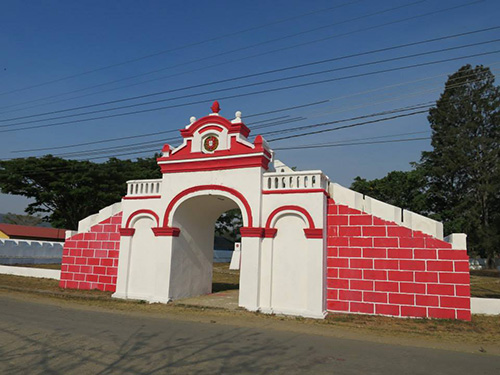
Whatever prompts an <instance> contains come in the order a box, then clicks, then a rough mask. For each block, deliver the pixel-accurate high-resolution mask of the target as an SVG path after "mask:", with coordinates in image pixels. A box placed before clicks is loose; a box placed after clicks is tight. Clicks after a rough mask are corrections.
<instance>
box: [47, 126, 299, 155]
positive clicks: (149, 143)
mask: <svg viewBox="0 0 500 375" xmlns="http://www.w3.org/2000/svg"><path fill="white" fill-rule="evenodd" d="M305 119H306V118H305V117H296V118H292V119H286V120H282V121H275V122H270V123H265V124H262V125H259V126H255V127H252V129H259V128H267V127H272V126H278V125H283V124H290V123H293V122H297V121H303V120H305ZM177 131H178V130H174V132H177ZM265 134H266V133H263V134H262V135H265ZM177 139H178V138H167V139H164V140H162V141H159V140H155V141H146V142H137V143H129V144H127V145H121V146H115V147H104V148H96V149H91V150H83V151H75V152H66V153H61V154H52V155H53V156H60V157H70V156H83V155H92V154H95V153H98V152H99V151H110V152H114V151H119V150H123V149H129V148H130V149H137V147H134V146H157V147H162V146H163V145H164V144H165V143H166V142H171V141H176V140H177Z"/></svg>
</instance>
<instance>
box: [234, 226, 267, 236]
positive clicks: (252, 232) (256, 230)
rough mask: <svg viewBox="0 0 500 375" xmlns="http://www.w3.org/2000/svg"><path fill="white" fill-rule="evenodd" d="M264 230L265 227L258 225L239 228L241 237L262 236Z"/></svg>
mask: <svg viewBox="0 0 500 375" xmlns="http://www.w3.org/2000/svg"><path fill="white" fill-rule="evenodd" d="M265 231H266V230H265V228H260V227H241V228H240V234H241V237H259V238H263V237H264V233H265Z"/></svg>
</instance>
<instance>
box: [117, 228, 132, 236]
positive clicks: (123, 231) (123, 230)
mask: <svg viewBox="0 0 500 375" xmlns="http://www.w3.org/2000/svg"><path fill="white" fill-rule="evenodd" d="M119 232H120V236H122V237H131V236H133V235H134V233H135V228H120V229H119Z"/></svg>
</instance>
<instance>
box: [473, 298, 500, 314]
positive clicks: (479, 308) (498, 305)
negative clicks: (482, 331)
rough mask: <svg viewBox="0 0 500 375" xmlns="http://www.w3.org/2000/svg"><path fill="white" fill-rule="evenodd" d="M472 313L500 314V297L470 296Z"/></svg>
mask: <svg viewBox="0 0 500 375" xmlns="http://www.w3.org/2000/svg"><path fill="white" fill-rule="evenodd" d="M470 304H471V310H472V313H473V314H486V315H500V299H496V298H471V299H470Z"/></svg>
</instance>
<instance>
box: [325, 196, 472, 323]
mask: <svg viewBox="0 0 500 375" xmlns="http://www.w3.org/2000/svg"><path fill="white" fill-rule="evenodd" d="M327 244H328V249H327V251H328V254H327V256H328V258H327V309H328V311H331V312H350V313H365V314H381V315H390V316H402V317H428V318H447V319H463V320H470V317H471V313H470V277H469V262H468V259H469V258H468V256H467V251H466V250H455V249H452V248H451V245H450V244H449V243H447V242H444V241H441V240H438V239H435V238H433V237H431V236H429V235H426V234H423V233H421V232H418V231H412V230H410V229H408V228H405V227H401V226H398V225H397V224H396V223H393V222H388V221H385V220H381V219H379V218H376V217H374V216H371V215H368V214H365V213H363V212H361V211H358V210H354V209H351V208H349V207H347V206H342V205H337V204H335V202H334V201H333V200H332V199H330V200H329V202H328V239H327Z"/></svg>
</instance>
